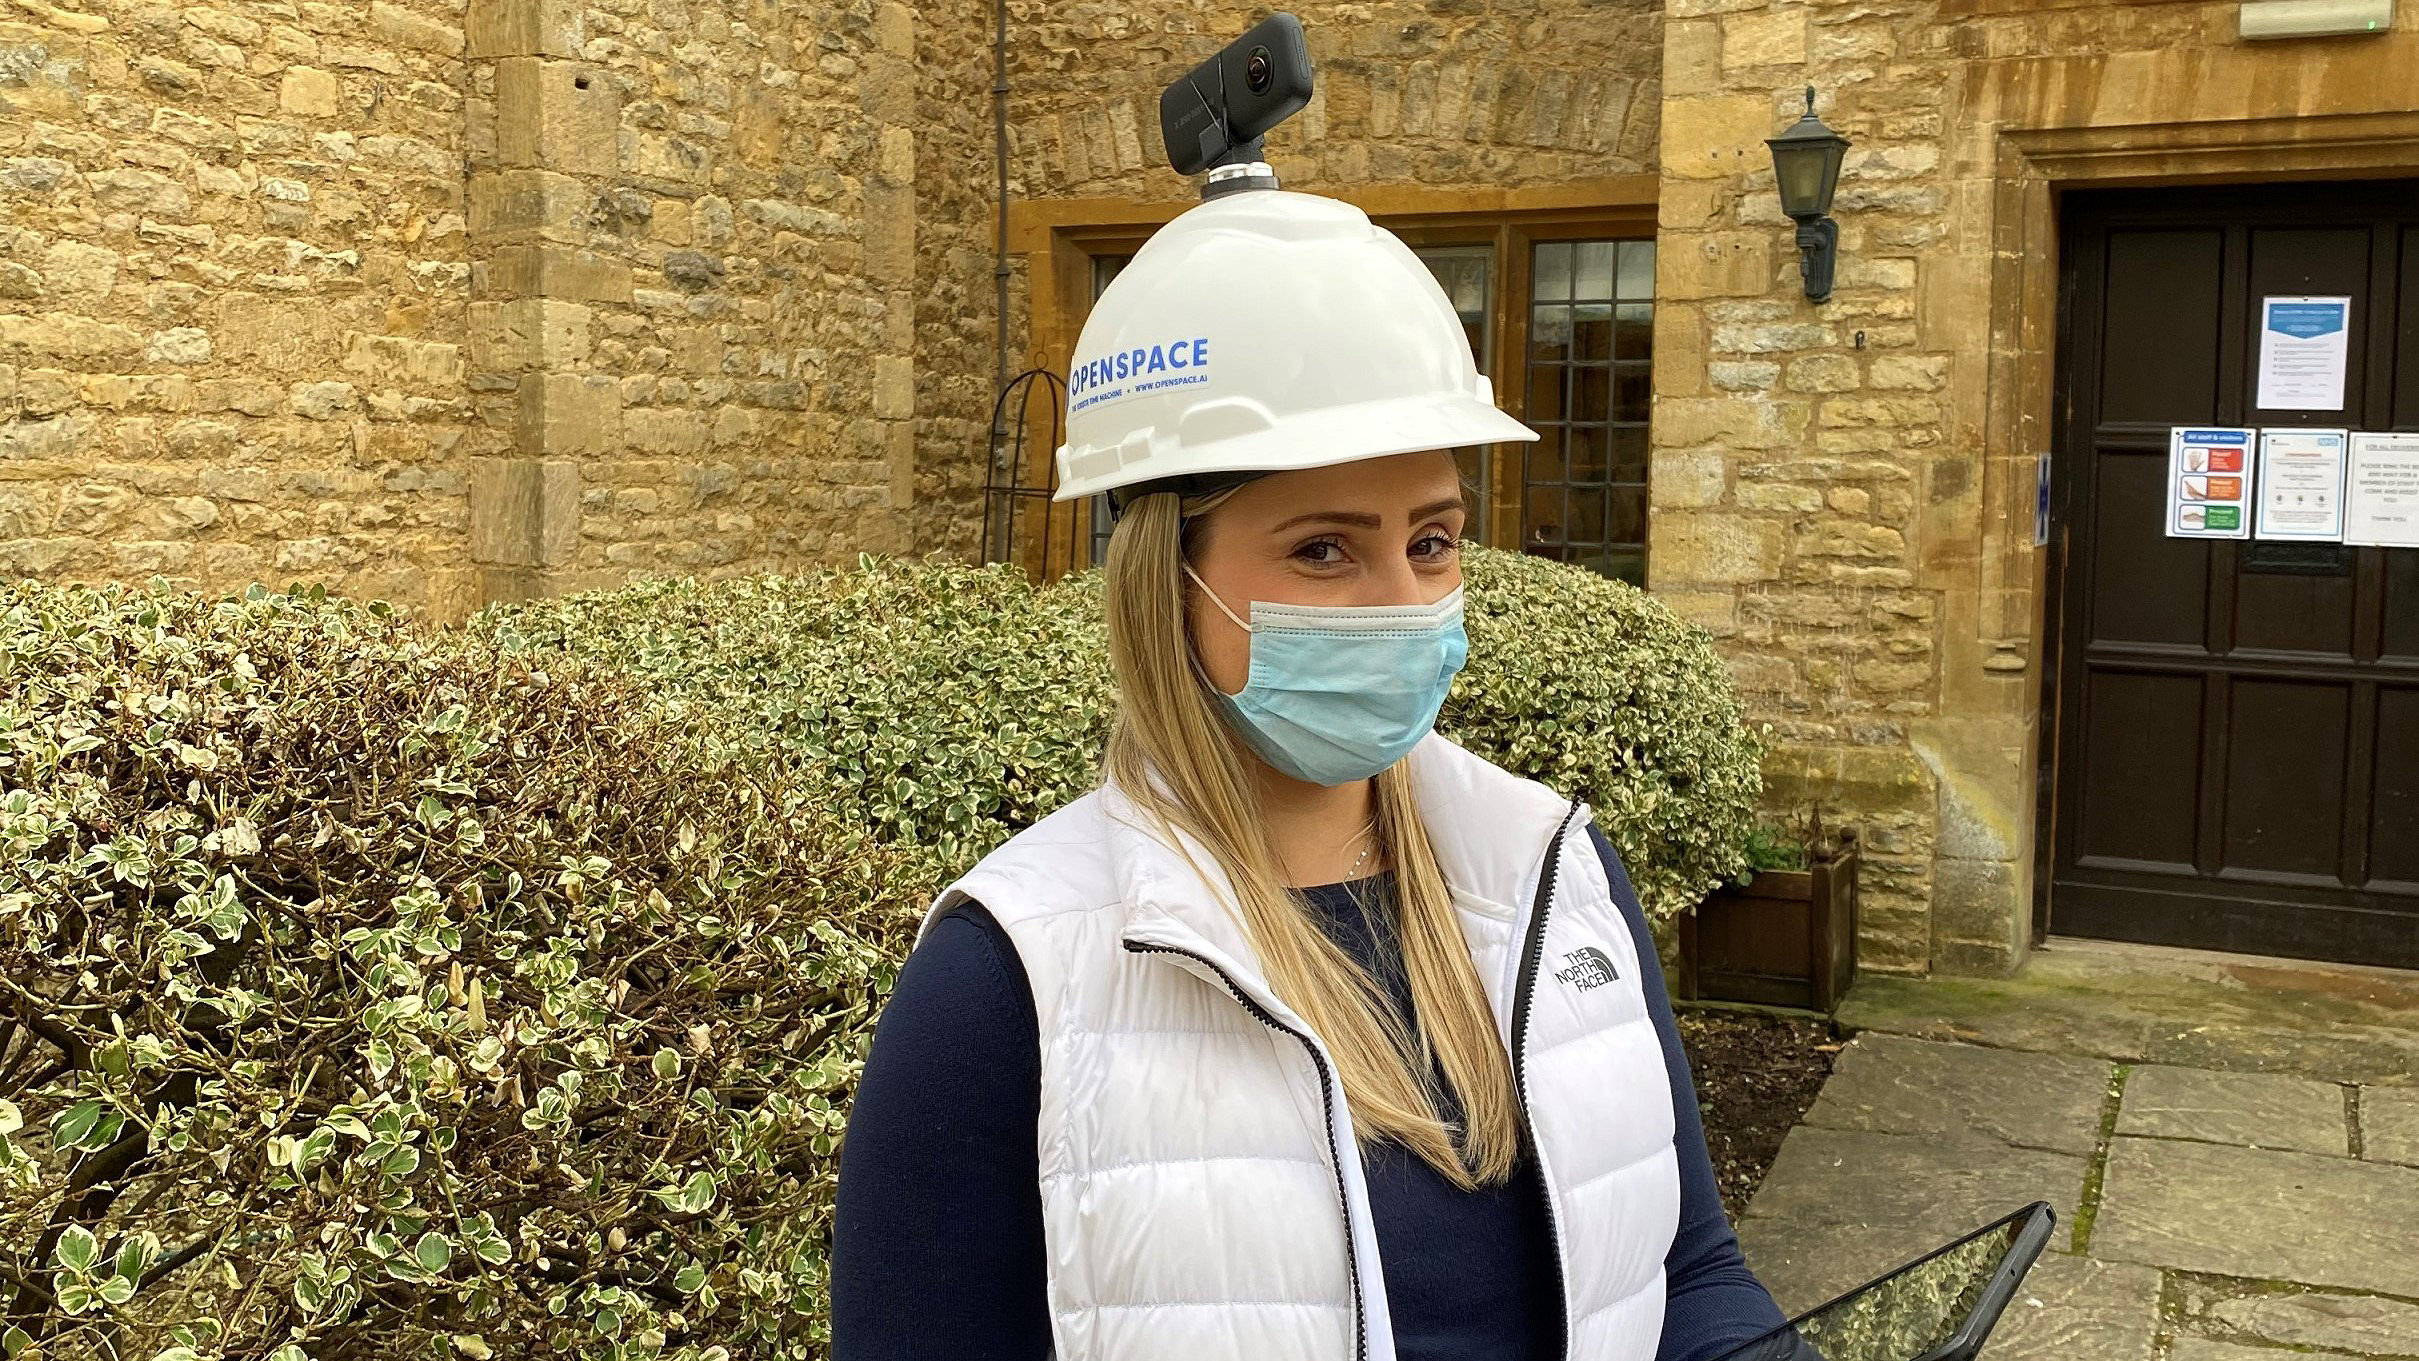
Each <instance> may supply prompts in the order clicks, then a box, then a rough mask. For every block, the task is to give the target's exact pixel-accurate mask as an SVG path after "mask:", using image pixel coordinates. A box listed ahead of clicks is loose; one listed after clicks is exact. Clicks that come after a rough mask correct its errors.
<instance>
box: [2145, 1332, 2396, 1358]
mask: <svg viewBox="0 0 2419 1361" xmlns="http://www.w3.org/2000/svg"><path fill="white" fill-rule="evenodd" d="M2167 1361H2360V1358H2358V1357H2352V1356H2346V1355H2344V1354H2343V1353H2342V1352H2304V1351H2286V1350H2284V1349H2282V1348H2278V1347H2246V1346H2243V1345H2242V1344H2241V1343H2238V1342H2219V1341H2216V1340H2214V1339H2211V1338H2206V1337H2193V1336H2190V1335H2185V1336H2182V1337H2178V1338H2177V1339H2176V1340H2175V1346H2174V1347H2173V1348H2172V1349H2170V1350H2169V1351H2168V1353H2167Z"/></svg>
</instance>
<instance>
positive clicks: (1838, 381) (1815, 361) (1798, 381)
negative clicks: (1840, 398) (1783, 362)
mask: <svg viewBox="0 0 2419 1361" xmlns="http://www.w3.org/2000/svg"><path fill="white" fill-rule="evenodd" d="M1783 381H1784V382H1786V383H1787V385H1788V387H1789V390H1790V391H1792V392H1850V391H1853V390H1855V389H1856V387H1857V386H1858V385H1859V384H1861V383H1862V382H1863V381H1864V377H1863V375H1862V374H1860V373H1858V372H1857V368H1856V361H1855V360H1854V359H1851V358H1849V357H1848V356H1847V355H1844V354H1810V355H1804V356H1801V357H1800V358H1797V359H1792V360H1790V361H1789V366H1788V369H1787V370H1786V377H1785V378H1784V380H1783Z"/></svg>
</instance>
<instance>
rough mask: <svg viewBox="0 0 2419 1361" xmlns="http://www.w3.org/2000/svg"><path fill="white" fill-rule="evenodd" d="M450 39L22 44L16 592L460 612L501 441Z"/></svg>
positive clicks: (17, 69)
mask: <svg viewBox="0 0 2419 1361" xmlns="http://www.w3.org/2000/svg"><path fill="white" fill-rule="evenodd" d="M449 11H450V7H449V6H448V5H447V4H446V3H444V0H397V3H386V2H385V0H379V3H375V4H344V5H336V4H311V3H305V4H289V3H272V2H269V0H226V2H225V3H223V4H219V5H216V6H199V5H174V4H155V3H101V2H99V0H87V2H86V3H77V0H64V3H61V4H57V5H53V4H46V3H35V4H23V5H19V6H17V7H16V8H15V9H13V10H11V11H9V12H8V13H7V14H6V15H5V16H0V574H7V575H38V576H44V577H76V578H135V579H140V578H142V577H144V576H147V575H149V574H151V573H154V572H162V573H167V574H169V575H171V576H184V577H191V578H196V579H199V580H202V581H207V582H211V583H214V584H231V583H240V582H243V581H246V580H250V579H254V578H258V579H263V580H268V581H273V582H279V583H282V582H284V581H286V580H288V579H292V578H301V579H306V580H319V581H326V582H328V583H330V584H331V585H339V586H342V587H343V588H344V589H347V590H352V591H358V592H361V593H364V594H372V595H383V596H390V597H393V598H396V599H399V600H405V601H409V602H412V603H414V604H420V605H435V606H438V607H440V608H458V607H459V605H460V603H461V602H462V600H463V599H464V598H465V596H466V593H467V590H468V585H469V582H468V571H467V562H466V552H465V549H466V542H467V541H466V534H467V527H468V510H467V506H466V503H465V495H464V494H465V488H466V485H467V479H468V471H469V466H470V461H471V459H472V457H473V456H475V455H476V454H477V453H478V452H479V451H480V450H481V448H482V447H483V446H485V445H486V444H487V443H489V442H491V438H492V437H490V436H488V435H486V434H485V433H483V432H482V431H480V430H479V429H478V428H477V426H476V424H475V423H474V421H473V419H472V416H471V413H470V410H469V406H468V403H467V401H466V393H465V391H464V386H463V367H462V344H461V340H462V335H463V331H464V325H465V320H466V314H467V307H468V298H469V275H470V268H469V262H468V237H467V233H466V230H465V222H464V215H463V210H462V179H461V164H462V158H463V154H464V118H463V105H464V98H463V92H464V89H465V82H464V64H463V60H462V34H461V30H460V27H459V24H458V22H457V21H456V20H455V18H454V16H453V15H452V14H451V13H450V12H449Z"/></svg>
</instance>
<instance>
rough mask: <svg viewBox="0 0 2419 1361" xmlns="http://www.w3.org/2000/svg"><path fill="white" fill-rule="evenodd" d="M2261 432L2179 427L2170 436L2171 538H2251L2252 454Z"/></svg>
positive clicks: (2168, 516) (2218, 426) (2231, 428)
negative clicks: (2253, 445)
mask: <svg viewBox="0 0 2419 1361" xmlns="http://www.w3.org/2000/svg"><path fill="white" fill-rule="evenodd" d="M2258 434H2259V432H2258V431H2256V430H2245V429H2241V428H2239V427H2235V426H2222V425H2179V426H2177V427H2175V428H2174V429H2173V430H2172V431H2170V432H2169V433H2168V436H2167V535H2168V537H2169V538H2174V539H2247V538H2250V537H2251V449H2252V442H2253V441H2254V440H2255V439H2256V438H2257V437H2258Z"/></svg>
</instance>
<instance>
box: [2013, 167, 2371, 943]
mask: <svg viewBox="0 0 2419 1361" xmlns="http://www.w3.org/2000/svg"><path fill="white" fill-rule="evenodd" d="M2063 217H2064V239H2063V251H2064V254H2063V257H2062V264H2061V268H2062V270H2063V271H2064V286H2065V288H2064V315H2063V317H2062V322H2061V337H2060V354H2059V396H2060V408H2059V409H2060V422H2059V436H2060V443H2059V447H2058V448H2057V450H2056V453H2055V457H2054V460H2053V469H2054V477H2055V480H2056V486H2055V489H2054V496H2055V504H2056V506H2057V510H2058V515H2057V523H2058V533H2057V535H2056V542H2057V544H2058V552H2057V555H2056V556H2055V557H2054V558H2053V560H2052V568H2051V576H2052V581H2053V589H2054V591H2055V595H2054V597H2053V598H2054V599H2055V601H2056V602H2057V612H2056V616H2055V619H2054V621H2053V624H2052V628H2053V633H2052V647H2053V651H2054V653H2055V655H2056V658H2057V661H2056V665H2057V684H2056V686H2055V687H2054V691H2053V693H2051V694H2050V695H2049V696H2047V697H2046V707H2047V710H2048V713H2047V716H2046V717H2047V721H2048V723H2049V725H2050V726H2049V727H2048V728H2047V729H2046V730H2045V731H2046V732H2048V733H2051V734H2054V736H2052V737H2051V738H2049V739H2047V740H2045V743H2044V749H2045V751H2051V752H2054V759H2055V767H2054V773H2053V774H2052V776H2051V777H2050V778H2049V779H2048V780H2046V781H2045V782H2044V788H2045V789H2046V790H2048V791H2049V793H2050V797H2049V798H2048V799H2047V800H2045V807H2044V818H2045V821H2046V823H2047V827H2048V832H2049V835H2048V836H2047V837H2045V838H2044V840H2045V842H2046V844H2047V845H2048V847H2049V855H2048V859H2049V864H2048V866H2047V867H2046V868H2047V870H2048V873H2047V874H2045V875H2044V876H2043V879H2044V880H2045V884H2046V902H2045V904H2044V906H2045V908H2046V914H2047V920H2048V926H2049V929H2050V930H2052V931H2056V932H2059V933H2061V934H2068V935H2085V936H2100V937H2109V938H2115V939H2122V940H2136V941H2151V942H2157V943H2162V944H2170V945H2191V946H2200V947H2203V948H2207V949H2218V950H2241V951H2249V952H2255V953H2261V954H2279V955H2292V956H2299V957H2303V958H2311V959H2334V960H2350V961H2358V962H2365V963H2374V964H2389V965H2395V966H2398V967H2404V968H2412V967H2419V548H2390V549H2388V548H2347V547H2343V546H2340V545H2336V544H2317V545H2309V544H2278V543H2273V542H2262V541H2260V540H2256V539H2253V540H2244V541H2210V540H2193V539H2171V538H2168V537H2166V536H2165V535H2164V533H2163V532H2162V525H2163V515H2164V508H2165V500H2164V496H2165V476H2166V468H2167V440H2168V430H2169V427H2171V426H2175V425H2247V426H2284V425H2304V426H2348V427H2350V428H2352V429H2354V430H2419V182H2413V181H2396V182H2373V183H2364V184H2293V185H2273V186H2236V187H2229V188H2225V189H2216V190H2191V191H2179V190H2172V189H2167V190H2131V191H2123V192H2112V193H2101V194H2080V193H2078V194H2074V195H2070V196H2069V197H2068V198H2067V199H2066V201H2065V204H2064V212H2063ZM2292 294H2304V295H2347V296H2349V297H2350V298H2351V299H2352V300H2353V301H2352V316H2351V321H2352V333H2351V364H2350V368H2349V371H2348V373H2347V374H2346V379H2345V407H2344V410H2342V411H2340V412H2320V411H2269V410H2263V409H2260V408H2258V407H2257V406H2255V405H2254V402H2255V400H2256V395H2257V394H2256V386H2255V376H2256V374H2255V370H2256V366H2257V361H2258V345H2257V337H2258V313H2259V305H2260V299H2261V298H2263V297H2266V296H2271V295H2292Z"/></svg>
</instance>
